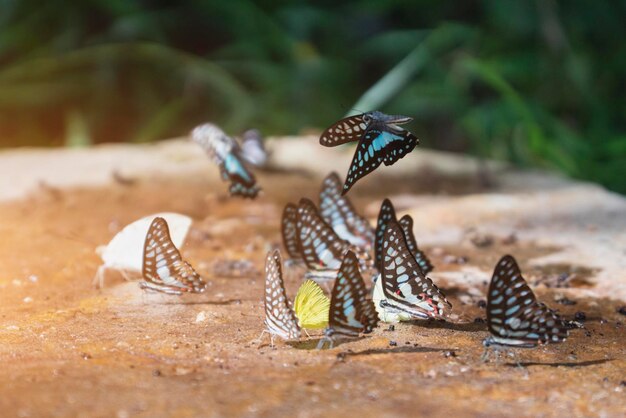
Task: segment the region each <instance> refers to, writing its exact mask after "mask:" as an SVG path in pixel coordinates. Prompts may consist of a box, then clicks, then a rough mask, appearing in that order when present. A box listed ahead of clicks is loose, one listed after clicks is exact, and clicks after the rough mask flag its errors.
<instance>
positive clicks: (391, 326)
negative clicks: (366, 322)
mask: <svg viewBox="0 0 626 418" xmlns="http://www.w3.org/2000/svg"><path fill="white" fill-rule="evenodd" d="M395 330H396V326H395V325H389V328H387V331H395Z"/></svg>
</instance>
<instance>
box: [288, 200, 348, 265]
mask: <svg viewBox="0 0 626 418" xmlns="http://www.w3.org/2000/svg"><path fill="white" fill-rule="evenodd" d="M296 225H297V229H298V239H299V240H300V245H301V248H302V256H303V258H304V262H305V263H306V265H307V267H309V268H311V269H331V270H337V269H338V268H339V267H340V265H341V259H342V257H343V254H344V252H345V251H346V243H345V242H344V241H342V240H341V239H340V238H339V237H338V236H337V235H336V234H335V232H334V231H333V229H332V228H331V227H330V225H328V224H327V223H326V222H325V221H324V220H323V219H322V217H321V216H320V214H319V213H318V211H317V208H316V207H315V204H313V202H311V201H310V200H309V199H302V200H300V204H299V205H298V217H297V223H296Z"/></svg>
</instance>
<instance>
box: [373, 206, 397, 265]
mask: <svg viewBox="0 0 626 418" xmlns="http://www.w3.org/2000/svg"><path fill="white" fill-rule="evenodd" d="M395 220H396V210H395V209H394V207H393V204H392V203H391V201H390V200H389V199H385V200H383V203H382V205H380V211H379V212H378V220H377V221H376V241H375V245H374V261H375V262H376V268H377V269H378V271H383V242H384V239H385V230H387V225H389V222H391V221H395Z"/></svg>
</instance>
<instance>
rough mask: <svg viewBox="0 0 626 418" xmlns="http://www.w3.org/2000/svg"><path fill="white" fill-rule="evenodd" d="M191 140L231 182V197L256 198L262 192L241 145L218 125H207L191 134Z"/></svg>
mask: <svg viewBox="0 0 626 418" xmlns="http://www.w3.org/2000/svg"><path fill="white" fill-rule="evenodd" d="M191 140H192V141H193V142H195V143H197V144H198V145H200V146H201V147H202V148H203V149H204V151H205V152H206V153H207V154H208V155H209V157H210V158H211V159H212V160H213V162H214V163H215V164H217V166H218V167H219V169H220V173H221V175H222V179H223V180H224V181H229V182H230V186H229V191H230V195H231V196H242V197H244V198H246V197H247V198H255V197H256V196H257V194H258V193H259V191H260V190H261V189H260V188H259V186H258V185H257V184H256V178H255V177H254V174H252V172H251V171H250V170H249V169H248V168H247V167H246V166H245V164H244V163H243V161H242V160H243V159H242V157H241V149H240V147H239V144H237V142H236V141H235V140H234V139H232V138H231V137H229V136H228V135H226V134H225V133H224V131H222V130H221V129H220V128H219V127H217V126H216V125H213V124H211V123H205V124H204V125H200V126H197V127H196V128H195V129H194V130H193V131H192V132H191Z"/></svg>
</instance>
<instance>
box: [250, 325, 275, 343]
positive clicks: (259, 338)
mask: <svg viewBox="0 0 626 418" xmlns="http://www.w3.org/2000/svg"><path fill="white" fill-rule="evenodd" d="M265 334H269V331H268V330H266V329H264V330H263V332H261V335H259V337H258V338H256V339H254V340H252V341H250V344H259V346H258V348H261V347H262V345H261V343H262V342H263V336H264V335H265ZM270 337H271V334H270Z"/></svg>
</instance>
